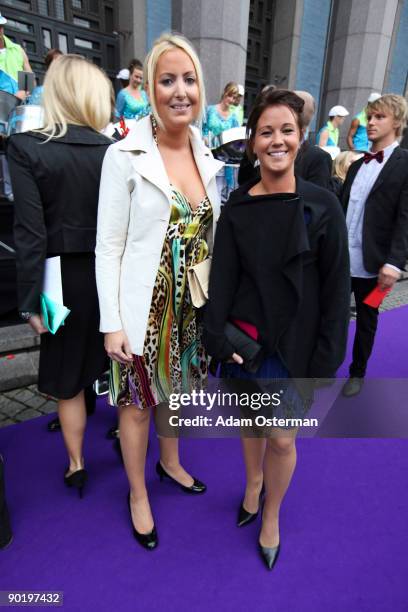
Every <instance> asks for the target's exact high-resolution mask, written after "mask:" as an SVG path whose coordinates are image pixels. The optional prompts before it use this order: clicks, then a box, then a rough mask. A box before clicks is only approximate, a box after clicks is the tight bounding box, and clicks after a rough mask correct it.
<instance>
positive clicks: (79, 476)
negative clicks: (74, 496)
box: [64, 469, 88, 499]
mask: <svg viewBox="0 0 408 612" xmlns="http://www.w3.org/2000/svg"><path fill="white" fill-rule="evenodd" d="M87 480H88V474H87V471H86V470H84V469H83V470H77V471H76V472H72V474H70V475H69V476H64V482H65V484H66V485H67V487H73V488H74V489H78V494H79V497H80V498H81V499H82V497H83V491H84V486H85V483H86V481H87Z"/></svg>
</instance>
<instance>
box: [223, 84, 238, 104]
mask: <svg viewBox="0 0 408 612" xmlns="http://www.w3.org/2000/svg"><path fill="white" fill-rule="evenodd" d="M238 93H239V92H238V85H237V83H234V81H230V82H229V83H227V84H226V86H225V87H224V91H223V92H222V95H221V100H222V99H223V98H224V97H225V96H237V95H238Z"/></svg>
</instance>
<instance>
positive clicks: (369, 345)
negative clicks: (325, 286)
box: [349, 277, 378, 378]
mask: <svg viewBox="0 0 408 612" xmlns="http://www.w3.org/2000/svg"><path fill="white" fill-rule="evenodd" d="M377 282H378V278H377V277H375V278H357V277H352V278H351V291H352V293H354V298H355V300H356V335H355V336H354V344H353V361H352V363H351V365H350V369H349V371H350V376H355V377H358V378H364V376H365V373H366V369H367V362H368V360H369V358H370V355H371V352H372V350H373V346H374V339H375V333H376V331H377V323H378V308H372V307H371V306H367V304H363V300H364V299H365V298H366V297H367V295H368V294H369V293H370V292H371V291H372V290H373V289H374V288H375V287H376V286H377Z"/></svg>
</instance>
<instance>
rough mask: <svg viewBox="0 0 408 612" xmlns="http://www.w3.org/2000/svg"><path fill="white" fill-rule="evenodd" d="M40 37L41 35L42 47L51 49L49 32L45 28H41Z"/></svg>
mask: <svg viewBox="0 0 408 612" xmlns="http://www.w3.org/2000/svg"><path fill="white" fill-rule="evenodd" d="M42 35H43V45H44V47H45V48H46V49H51V47H52V44H51V32H50V30H46V29H45V28H43V31H42Z"/></svg>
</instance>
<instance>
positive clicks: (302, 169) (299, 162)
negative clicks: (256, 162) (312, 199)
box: [238, 141, 332, 189]
mask: <svg viewBox="0 0 408 612" xmlns="http://www.w3.org/2000/svg"><path fill="white" fill-rule="evenodd" d="M295 173H296V175H297V176H300V178H302V179H303V180H305V181H310V182H311V183H314V184H315V185H319V186H320V187H325V189H329V188H330V177H331V174H332V159H331V157H330V155H329V154H328V153H327V152H326V151H323V149H321V148H320V147H317V146H315V145H312V144H310V143H309V142H307V141H306V142H304V143H303V144H302V145H301V147H300V149H299V152H298V154H297V156H296V160H295ZM259 176H260V174H259V167H257V168H254V166H253V164H252V163H251V162H250V161H249V159H248V156H247V154H246V153H245V154H244V157H243V159H242V161H241V164H240V166H239V171H238V184H239V185H243V184H244V183H246V182H247V181H250V180H252V179H254V178H255V177H259Z"/></svg>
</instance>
